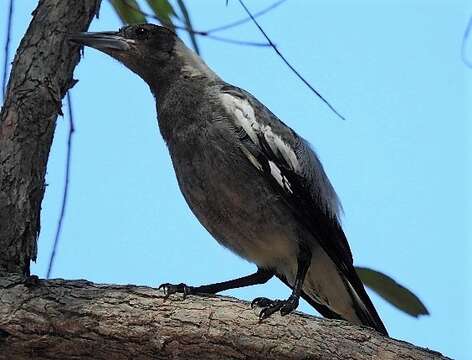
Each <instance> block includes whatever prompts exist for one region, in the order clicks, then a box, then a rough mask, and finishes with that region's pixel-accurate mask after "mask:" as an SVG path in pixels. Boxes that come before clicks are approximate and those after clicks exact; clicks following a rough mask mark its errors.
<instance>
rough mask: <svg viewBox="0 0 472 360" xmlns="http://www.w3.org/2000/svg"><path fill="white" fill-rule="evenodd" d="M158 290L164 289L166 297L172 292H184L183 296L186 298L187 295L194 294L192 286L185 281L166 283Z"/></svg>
mask: <svg viewBox="0 0 472 360" xmlns="http://www.w3.org/2000/svg"><path fill="white" fill-rule="evenodd" d="M158 290H162V291H163V292H164V299H167V298H168V297H169V296H170V295H172V294H183V298H184V299H185V298H186V297H187V295H190V294H192V287H191V286H188V285H186V284H184V283H180V284H169V283H164V284H161V285H159V287H158Z"/></svg>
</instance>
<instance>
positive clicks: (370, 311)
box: [344, 269, 388, 336]
mask: <svg viewBox="0 0 472 360" xmlns="http://www.w3.org/2000/svg"><path fill="white" fill-rule="evenodd" d="M350 275H351V276H350V279H346V278H344V281H345V283H346V289H347V291H348V292H349V295H350V296H351V299H352V304H353V306H354V310H355V313H356V316H357V318H359V320H360V321H361V323H362V324H363V325H367V326H370V327H372V328H374V329H376V330H377V331H378V332H380V333H381V334H383V335H385V336H388V332H387V329H386V328H385V325H384V324H383V322H382V320H381V319H380V316H379V314H378V313H377V310H376V309H375V307H374V305H373V304H372V301H371V300H370V298H369V295H367V292H366V291H365V288H364V285H363V284H362V282H361V280H360V279H359V277H358V276H357V273H356V272H355V270H354V269H353V273H351V274H350ZM347 320H349V319H347Z"/></svg>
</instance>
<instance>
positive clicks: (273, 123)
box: [69, 24, 388, 336]
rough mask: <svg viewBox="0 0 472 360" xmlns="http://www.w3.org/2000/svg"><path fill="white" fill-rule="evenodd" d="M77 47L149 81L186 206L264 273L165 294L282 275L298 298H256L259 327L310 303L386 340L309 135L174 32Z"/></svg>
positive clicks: (146, 32) (208, 290)
mask: <svg viewBox="0 0 472 360" xmlns="http://www.w3.org/2000/svg"><path fill="white" fill-rule="evenodd" d="M69 40H70V41H71V42H73V43H74V44H75V45H77V44H78V45H80V46H88V47H91V48H95V49H96V50H99V51H101V52H103V53H105V54H107V55H109V56H111V57H112V58H114V59H116V60H118V61H119V62H121V63H122V64H124V65H125V66H126V67H127V68H129V69H130V70H131V71H133V72H134V73H136V74H137V75H138V76H139V77H141V78H142V79H143V80H144V81H145V82H146V83H147V84H148V85H149V88H150V90H151V92H152V94H153V95H154V98H155V100H156V110H157V120H158V126H159V129H160V133H161V135H162V137H163V139H164V141H165V143H166V145H167V149H168V151H169V154H170V157H171V159H172V165H173V168H174V171H175V175H176V177H177V182H178V185H179V188H180V190H181V192H182V194H183V196H184V198H185V200H186V202H187V204H188V206H189V207H190V209H191V210H192V212H193V214H194V215H195V216H196V217H197V219H198V220H199V221H200V223H201V224H202V225H203V226H204V227H205V228H206V229H207V230H208V232H209V233H210V234H211V235H212V236H213V237H214V238H215V239H216V240H217V242H219V243H220V244H222V245H223V246H224V247H226V248H228V249H230V250H231V251H232V252H234V253H236V254H237V255H239V256H240V257H242V258H244V259H246V260H248V261H249V262H251V263H253V264H255V265H256V267H257V270H256V271H255V272H254V273H253V274H250V275H247V276H244V277H240V278H237V279H234V280H229V281H223V282H219V283H214V284H209V285H201V286H189V285H186V284H185V283H180V284H170V283H164V284H162V285H161V286H160V289H163V290H164V292H165V294H166V296H168V295H170V294H174V293H183V294H184V296H185V295H188V294H215V293H218V292H221V291H224V290H229V289H234V288H239V287H244V286H250V285H255V284H264V283H266V282H267V281H268V280H269V279H271V278H273V277H274V276H275V277H277V278H279V279H280V280H281V281H282V282H283V283H285V284H286V285H287V286H288V287H290V288H291V290H292V292H291V294H290V296H289V297H288V298H287V299H283V300H280V299H269V298H265V297H258V298H256V299H254V301H253V302H252V306H253V307H255V308H257V309H260V312H259V314H258V317H259V320H261V321H262V320H264V319H266V318H268V317H270V316H271V315H273V314H274V313H277V312H279V313H280V314H281V315H287V314H289V313H291V312H292V311H294V310H295V309H296V308H297V307H298V305H299V301H300V298H303V299H305V300H306V301H307V302H308V303H309V304H310V305H311V306H313V307H314V308H315V309H316V310H317V311H318V312H319V313H320V314H321V315H323V316H324V317H327V318H331V319H339V320H345V321H349V322H351V323H354V324H358V325H364V326H367V327H370V328H373V329H375V330H377V331H378V332H379V333H381V334H383V335H385V336H388V333H387V330H386V328H385V326H384V324H383V322H382V320H381V319H380V317H379V315H378V313H377V311H376V309H375V307H374V305H373V304H372V302H371V300H370V298H369V296H368V294H367V293H366V290H365V288H364V286H363V284H362V282H361V280H360V279H359V277H358V275H357V274H356V271H355V268H354V265H353V257H352V253H351V250H350V247H349V244H348V242H347V238H346V236H345V234H344V232H343V229H342V227H341V221H340V216H341V212H342V210H341V204H340V201H339V199H338V197H337V195H336V192H335V190H334V189H333V186H332V185H331V183H330V181H329V179H328V177H327V175H326V173H325V171H324V169H323V166H322V164H321V162H320V160H319V158H318V157H317V155H316V154H315V152H314V150H313V149H312V147H311V145H310V144H309V143H308V142H307V141H306V140H305V139H304V138H303V137H301V136H300V135H298V134H297V133H296V132H295V131H294V130H292V129H291V128H290V127H289V126H287V125H286V124H285V123H283V122H282V121H281V120H280V119H279V118H278V117H277V116H275V115H274V114H273V113H272V112H271V111H270V110H269V109H268V108H267V107H266V106H264V105H263V104H262V103H261V102H260V101H259V100H257V99H256V98H255V97H254V96H253V95H251V94H250V93H249V92H247V91H245V90H243V89H241V88H239V87H237V86H234V85H231V84H229V83H227V82H225V81H224V80H222V79H221V78H220V77H219V76H218V75H217V74H216V73H215V72H214V71H213V70H211V69H210V68H209V66H208V65H207V64H206V63H205V62H204V61H203V59H202V58H201V57H200V56H198V55H197V54H196V53H195V52H194V51H193V50H191V49H190V48H188V47H187V46H186V45H185V44H184V42H183V41H182V40H180V39H179V37H178V36H177V35H176V33H175V32H173V31H172V30H170V29H168V28H166V27H162V26H159V25H153V24H137V25H128V26H124V27H122V28H121V29H119V30H118V31H110V32H98V33H97V32H83V33H76V34H71V35H70V36H69Z"/></svg>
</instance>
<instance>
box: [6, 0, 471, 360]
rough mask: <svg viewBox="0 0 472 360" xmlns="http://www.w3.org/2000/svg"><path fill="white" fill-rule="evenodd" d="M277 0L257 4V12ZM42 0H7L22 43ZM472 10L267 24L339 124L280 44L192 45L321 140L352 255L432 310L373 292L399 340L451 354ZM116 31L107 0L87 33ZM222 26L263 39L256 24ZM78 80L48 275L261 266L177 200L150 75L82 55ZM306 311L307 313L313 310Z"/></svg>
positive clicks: (50, 176) (47, 209) (59, 138)
mask: <svg viewBox="0 0 472 360" xmlns="http://www.w3.org/2000/svg"><path fill="white" fill-rule="evenodd" d="M187 3H188V6H189V8H190V13H191V15H192V18H193V21H194V25H195V28H197V29H201V30H205V29H208V28H212V27H214V26H218V25H222V24H225V23H227V22H229V21H232V20H235V19H239V18H241V17H244V13H243V11H242V9H241V8H240V7H239V5H238V3H237V1H230V2H229V6H227V7H226V6H225V1H223V0H221V1H210V0H206V1H202V0H199V1H196V0H188V1H187ZM270 3H271V1H258V2H257V6H256V2H254V1H252V2H250V1H247V4H248V6H250V8H251V9H252V10H253V11H257V10H258V9H262V8H264V7H265V6H267V5H269V4H270ZM35 4H36V1H33V0H29V1H21V2H15V6H16V11H15V17H14V34H13V38H12V46H13V48H16V46H17V45H18V42H19V40H20V39H21V35H22V34H23V33H24V31H25V29H26V27H27V24H28V23H29V20H30V14H31V11H32V10H33V8H34V6H35ZM5 5H6V4H5ZM5 9H6V6H5ZM471 14H472V4H470V2H467V1H458V0H457V1H446V0H443V1H439V0H438V1H426V0H415V1H383V2H378V1H348V0H346V1H341V0H337V1H327V0H325V1H308V0H305V1H287V2H286V3H284V4H283V5H281V6H280V7H279V8H277V9H276V10H274V11H273V12H271V13H269V14H267V15H266V16H264V17H262V18H261V19H260V22H261V24H262V25H263V26H264V28H265V30H266V31H267V32H268V33H269V34H270V36H271V37H272V39H273V41H274V42H275V43H276V44H277V45H278V47H279V48H280V49H281V50H282V52H283V53H284V54H285V55H286V56H287V58H288V59H289V60H290V61H291V62H292V63H293V64H295V65H296V67H297V68H298V69H299V70H300V71H301V72H302V73H303V74H304V75H305V77H306V78H307V79H308V80H309V81H311V82H312V84H314V85H315V86H316V87H317V89H318V90H319V91H320V92H321V93H322V94H323V95H324V96H325V97H326V98H327V99H328V100H329V101H330V102H331V103H333V104H334V105H335V106H336V108H337V109H338V110H339V111H340V112H341V113H342V114H343V115H344V116H345V117H346V118H347V120H346V121H342V120H340V119H339V118H337V117H336V116H335V115H334V114H333V113H332V112H330V111H329V109H328V108H327V107H326V106H325V105H324V104H322V103H321V102H320V101H319V100H318V99H317V98H315V97H314V96H313V95H312V94H311V93H310V92H309V91H308V90H307V89H306V88H305V87H304V85H303V84H302V83H301V82H300V81H299V80H298V79H296V77H295V76H294V75H293V74H292V73H290V72H289V70H288V69H287V68H286V67H285V66H284V65H283V64H282V62H281V61H280V59H279V58H277V57H276V56H275V55H274V53H273V51H271V50H270V49H265V48H253V47H241V46H235V45H229V44H224V43H221V42H216V41H214V40H210V39H205V38H200V39H199V40H200V47H201V50H202V54H203V57H204V59H205V60H206V62H207V63H208V64H209V66H210V67H212V68H213V69H214V70H215V71H216V72H217V73H218V74H219V75H220V76H221V77H222V78H223V79H225V80H226V81H228V82H230V83H233V84H235V85H238V86H240V87H243V88H245V89H247V90H248V91H250V92H251V93H252V94H253V95H255V96H256V97H258V98H259V100H261V101H262V102H264V103H265V104H266V105H267V106H268V107H269V108H270V109H271V110H272V111H273V112H274V113H275V114H277V115H278V116H279V117H280V118H281V119H282V120H283V121H284V122H286V123H287V124H289V125H290V126H292V127H293V128H294V129H295V130H297V131H298V132H299V133H300V134H301V135H303V136H304V137H305V138H307V139H308V140H309V141H310V142H311V143H312V144H313V146H314V148H315V149H316V150H317V152H318V154H319V155H320V157H321V160H322V161H323V164H324V166H325V168H326V170H327V172H328V174H329V176H330V179H331V180H332V183H333V185H334V187H335V189H336V190H337V192H338V195H339V196H340V198H341V200H342V203H343V206H344V210H345V216H344V219H343V224H344V229H345V232H346V234H347V236H348V239H349V242H350V244H351V247H352V250H353V253H354V259H355V263H356V264H357V265H361V266H368V267H372V268H374V269H377V270H380V271H383V272H385V273H386V274H388V275H390V276H392V277H393V278H395V279H397V280H398V281H399V282H401V283H402V284H404V285H406V286H407V287H409V288H410V289H412V290H413V291H414V292H415V293H416V294H418V295H419V296H420V298H421V299H422V300H423V301H424V303H425V304H426V306H427V307H428V309H429V310H430V312H431V316H429V317H422V318H420V319H414V318H411V317H409V316H407V315H404V314H403V313H400V312H399V311H398V310H396V309H394V308H393V307H392V306H390V305H389V304H387V303H385V302H384V301H383V300H382V299H380V298H379V297H377V296H376V295H375V294H372V298H373V301H374V303H375V305H376V307H377V309H378V311H379V313H380V314H381V317H382V319H383V320H384V322H385V324H386V326H387V328H388V329H389V332H390V334H391V336H392V337H394V338H398V339H402V340H406V341H409V342H412V343H414V344H416V345H420V346H425V347H429V348H431V349H434V350H437V351H441V352H443V353H444V354H445V355H448V356H451V357H454V358H457V359H465V358H467V357H468V356H467V355H468V354H469V356H470V353H471V352H472V349H471V344H472V329H471V325H470V323H471V321H472V312H471V310H470V307H469V306H467V304H470V303H471V302H472V286H471V280H470V277H471V274H472V266H471V256H470V254H471V250H472V249H471V245H470V244H471V240H472V235H471V234H472V232H471V230H472V225H471V221H470V219H471V215H472V214H471V211H472V208H471V201H470V199H471V195H472V193H471V185H470V183H471V180H472V179H471V178H472V176H471V150H472V145H471V130H472V128H471V125H470V123H471V120H472V112H471V105H470V104H471V102H470V97H471V81H472V69H467V68H466V67H465V66H464V64H463V63H462V62H461V58H460V46H461V41H462V35H463V32H464V29H465V27H466V24H467V21H468V17H469V16H470V15H471ZM5 16H6V14H5V11H3V12H2V13H1V15H0V24H2V26H1V29H0V39H1V41H3V39H4V37H5V27H6V22H5V20H6V18H5ZM119 27H120V22H119V20H118V19H117V18H116V16H115V15H114V13H113V12H112V10H111V8H110V6H109V4H108V2H107V1H104V2H103V7H102V11H101V13H100V19H99V20H94V22H93V23H92V26H91V29H92V30H93V31H100V30H114V29H117V28H119ZM218 35H221V36H227V37H231V38H237V39H243V40H254V41H263V39H262V37H261V35H260V34H259V33H258V32H257V29H256V28H255V26H254V25H253V24H251V23H248V24H246V25H244V26H241V27H238V28H236V29H233V30H229V31H227V32H224V33H219V34H218ZM183 38H184V39H185V40H187V37H186V36H185V35H184V34H183ZM469 42H472V39H471V40H470V41H469ZM2 47H3V46H2ZM471 48H472V45H470V44H469V50H472V49H471ZM3 56H4V54H3V52H2V54H1V55H0V61H1V62H2V63H3ZM470 56H472V51H470ZM75 78H77V79H79V80H80V81H79V83H78V84H77V85H76V86H75V87H74V89H73V90H72V96H73V104H74V113H75V125H76V134H75V137H74V148H73V155H72V156H73V163H72V169H71V171H72V173H71V176H72V179H71V188H70V199H69V206H68V208H67V214H66V218H65V221H64V228H63V235H62V239H61V243H60V246H59V249H58V256H57V261H56V265H55V268H54V271H53V277H61V278H67V279H77V278H86V279H88V280H92V281H95V282H104V283H122V284H127V283H132V284H140V285H149V286H156V285H158V284H159V283H162V282H167V281H169V282H182V281H183V282H186V283H188V284H202V283H210V282H214V281H221V280H226V279H231V278H234V277H238V276H241V275H245V274H249V273H250V272H252V271H253V270H254V265H251V264H249V263H247V262H245V261H244V260H242V259H240V258H238V257H237V256H236V255H234V254H232V253H230V252H229V251H227V250H225V249H224V248H222V247H220V246H219V245H218V244H217V243H216V241H214V240H213V239H212V238H211V236H210V235H209V234H208V233H207V232H206V231H205V230H204V229H203V228H202V227H201V226H200V224H199V223H198V221H197V220H196V219H195V218H194V217H193V215H192V214H191V212H190V210H189V209H188V207H187V205H186V204H185V202H184V200H183V198H182V196H181V194H180V192H179V190H178V188H177V183H176V180H175V177H174V174H173V170H172V167H171V163H170V160H169V157H168V154H167V150H166V148H165V145H164V143H163V141H162V139H161V138H160V135H159V132H158V129H157V125H156V114H155V108H154V99H153V98H152V96H151V94H150V92H149V90H148V88H147V86H146V85H145V84H144V82H142V81H141V80H140V79H139V78H138V77H137V76H135V75H134V74H132V73H131V72H129V71H128V70H127V69H125V68H124V67H123V66H122V65H121V64H119V63H118V62H116V61H115V60H112V59H111V58H109V57H107V56H105V55H103V54H101V53H98V52H97V51H94V50H89V49H87V50H85V56H84V58H83V59H82V61H81V63H80V64H79V66H78V68H77V69H76V72H75ZM67 130H68V122H67V119H66V118H59V119H58V122H57V128H56V136H55V139H54V145H53V149H52V152H51V156H50V160H49V167H48V173H47V183H48V187H47V192H46V197H45V199H44V202H43V212H42V229H41V235H40V238H39V254H38V261H37V263H36V264H34V265H33V267H32V271H33V272H34V273H36V274H38V275H40V276H45V273H46V268H47V261H48V255H49V251H50V248H51V245H52V241H53V238H54V232H55V228H56V222H57V218H58V215H59V210H60V203H61V196H62V187H63V180H64V162H65V152H66V147H65V144H66V140H67V139H66V134H67ZM288 293H289V290H288V289H287V288H286V287H284V286H283V285H282V284H280V283H279V282H278V281H277V280H273V281H270V282H269V283H268V284H266V285H262V286H257V287H251V288H247V289H241V290H237V291H231V292H228V294H230V295H233V296H237V297H239V298H243V299H247V300H252V298H254V297H257V296H267V297H274V298H276V297H277V298H283V297H286V296H287V295H288ZM300 309H301V310H302V311H306V312H309V313H313V310H312V309H311V308H309V307H308V306H307V305H306V304H302V305H301V306H300Z"/></svg>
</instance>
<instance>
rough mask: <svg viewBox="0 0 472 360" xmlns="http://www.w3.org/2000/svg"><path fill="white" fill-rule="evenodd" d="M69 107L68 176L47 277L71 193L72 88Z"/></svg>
mask: <svg viewBox="0 0 472 360" xmlns="http://www.w3.org/2000/svg"><path fill="white" fill-rule="evenodd" d="M67 109H68V116H69V134H68V137H67V158H66V176H65V181H64V192H63V195H62V206H61V213H60V215H59V220H58V222H57V229H56V236H55V238H54V245H53V247H52V250H51V254H50V255H49V266H48V272H47V275H46V279H49V276H50V275H51V271H52V267H53V265H54V259H55V257H56V250H57V246H58V244H59V239H60V235H61V230H62V223H63V220H64V215H65V212H66V206H67V199H68V197H67V196H68V193H69V175H70V162H71V153H72V136H73V134H74V131H75V128H74V116H73V112H72V100H71V95H70V90H69V91H68V92H67Z"/></svg>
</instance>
